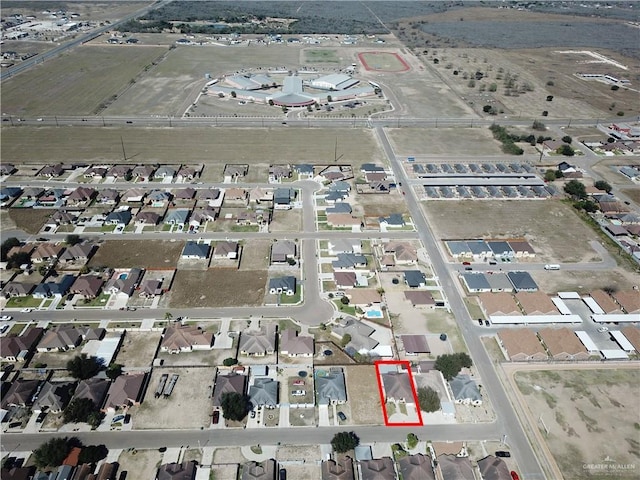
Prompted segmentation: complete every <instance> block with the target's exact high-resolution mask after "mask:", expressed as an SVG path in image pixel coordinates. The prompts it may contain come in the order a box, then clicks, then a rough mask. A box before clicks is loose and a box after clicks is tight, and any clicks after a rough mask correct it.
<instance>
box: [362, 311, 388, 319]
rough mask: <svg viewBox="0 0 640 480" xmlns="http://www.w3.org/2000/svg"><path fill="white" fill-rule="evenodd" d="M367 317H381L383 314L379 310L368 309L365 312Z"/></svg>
mask: <svg viewBox="0 0 640 480" xmlns="http://www.w3.org/2000/svg"><path fill="white" fill-rule="evenodd" d="M366 315H367V318H382V317H384V314H383V313H382V311H380V310H369V311H367V313H366Z"/></svg>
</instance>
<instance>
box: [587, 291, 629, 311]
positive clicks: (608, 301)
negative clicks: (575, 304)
mask: <svg viewBox="0 0 640 480" xmlns="http://www.w3.org/2000/svg"><path fill="white" fill-rule="evenodd" d="M589 295H590V296H591V298H593V299H594V300H595V302H596V303H597V304H598V306H599V307H600V308H601V309H602V311H604V313H606V314H616V315H617V314H620V313H623V312H622V309H621V308H620V305H618V304H617V303H616V302H615V301H614V300H613V298H612V297H611V296H610V295H609V294H608V293H607V292H605V291H604V290H599V289H598V290H593V291H592V292H591V293H590V294H589Z"/></svg>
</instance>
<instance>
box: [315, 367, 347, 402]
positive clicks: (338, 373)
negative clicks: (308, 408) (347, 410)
mask: <svg viewBox="0 0 640 480" xmlns="http://www.w3.org/2000/svg"><path fill="white" fill-rule="evenodd" d="M315 386H316V396H317V403H318V405H334V404H342V403H345V402H346V401H347V387H346V385H345V383H344V372H343V371H342V368H339V367H331V368H330V369H329V372H328V373H327V372H326V370H316V371H315Z"/></svg>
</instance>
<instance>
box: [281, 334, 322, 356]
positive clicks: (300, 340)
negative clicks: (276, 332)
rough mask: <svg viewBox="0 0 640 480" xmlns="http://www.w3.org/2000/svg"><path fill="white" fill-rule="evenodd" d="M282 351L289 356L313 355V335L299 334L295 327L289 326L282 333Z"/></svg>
mask: <svg viewBox="0 0 640 480" xmlns="http://www.w3.org/2000/svg"><path fill="white" fill-rule="evenodd" d="M280 353H281V354H282V355H286V356H288V357H291V358H293V357H313V354H314V343H313V337H311V336H309V335H299V334H298V332H297V331H296V330H294V329H293V328H288V329H286V330H284V331H283V332H282V333H281V334H280Z"/></svg>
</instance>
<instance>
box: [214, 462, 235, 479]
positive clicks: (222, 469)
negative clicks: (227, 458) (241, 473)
mask: <svg viewBox="0 0 640 480" xmlns="http://www.w3.org/2000/svg"><path fill="white" fill-rule="evenodd" d="M225 463H227V462H225ZM238 469H239V466H238V465H237V464H231V463H229V464H226V465H211V475H212V477H211V478H215V480H237V478H238Z"/></svg>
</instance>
